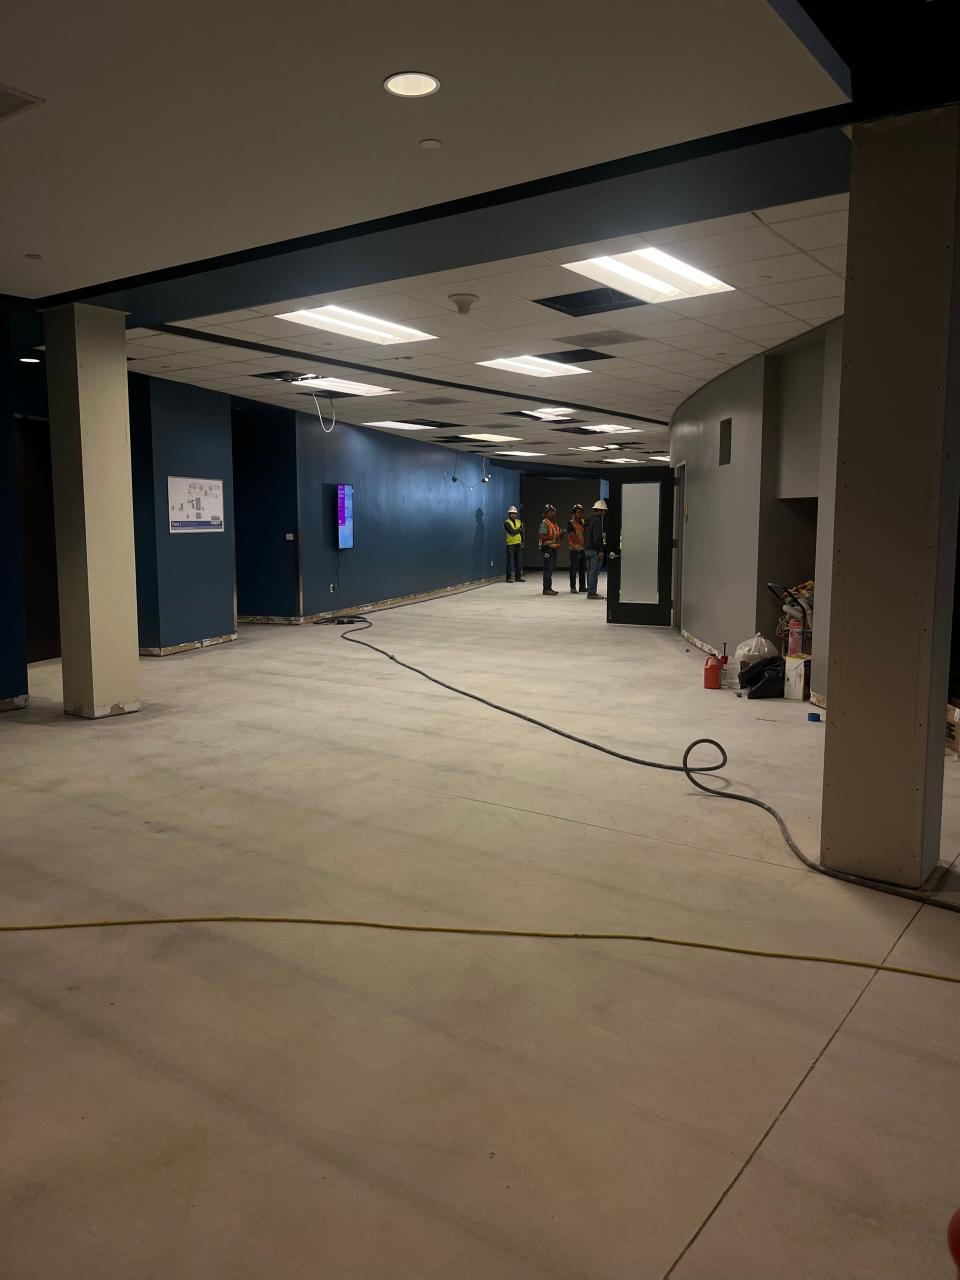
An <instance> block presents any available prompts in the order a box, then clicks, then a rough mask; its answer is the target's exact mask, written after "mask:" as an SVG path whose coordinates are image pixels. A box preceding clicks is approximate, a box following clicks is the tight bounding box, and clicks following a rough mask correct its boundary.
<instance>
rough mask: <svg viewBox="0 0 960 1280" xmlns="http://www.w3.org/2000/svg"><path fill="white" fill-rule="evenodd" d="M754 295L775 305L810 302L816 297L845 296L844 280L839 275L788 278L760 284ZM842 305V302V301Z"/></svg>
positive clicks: (756, 286) (756, 287)
mask: <svg viewBox="0 0 960 1280" xmlns="http://www.w3.org/2000/svg"><path fill="white" fill-rule="evenodd" d="M753 296H754V297H755V298H759V299H760V300H761V301H763V302H769V303H771V305H773V306H777V307H782V306H784V305H785V304H786V303H788V302H789V303H795V302H809V301H810V300H811V299H814V298H840V299H842V298H843V281H842V280H841V279H840V277H839V276H835V275H826V276H810V277H808V278H807V279H805V280H788V281H786V282H785V283H784V284H758V285H755V286H754V288H753ZM841 305H842V303H841Z"/></svg>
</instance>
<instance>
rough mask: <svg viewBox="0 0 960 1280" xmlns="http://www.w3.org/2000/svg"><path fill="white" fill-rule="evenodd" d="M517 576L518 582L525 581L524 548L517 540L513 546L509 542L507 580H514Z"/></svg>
mask: <svg viewBox="0 0 960 1280" xmlns="http://www.w3.org/2000/svg"><path fill="white" fill-rule="evenodd" d="M514 578H516V580H517V581H518V582H522V581H523V548H522V547H521V546H520V543H519V542H517V543H515V544H514V545H513V546H511V545H510V543H509V542H508V543H507V581H508V582H512V581H513V580H514Z"/></svg>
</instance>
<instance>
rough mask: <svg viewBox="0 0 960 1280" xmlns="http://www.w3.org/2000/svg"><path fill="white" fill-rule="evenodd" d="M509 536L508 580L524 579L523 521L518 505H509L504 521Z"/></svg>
mask: <svg viewBox="0 0 960 1280" xmlns="http://www.w3.org/2000/svg"><path fill="white" fill-rule="evenodd" d="M503 532H504V533H505V534H506V537H507V581H508V582H513V581H517V582H522V581H523V521H522V520H521V519H520V512H519V511H518V510H517V508H516V507H507V518H506V520H504V522H503Z"/></svg>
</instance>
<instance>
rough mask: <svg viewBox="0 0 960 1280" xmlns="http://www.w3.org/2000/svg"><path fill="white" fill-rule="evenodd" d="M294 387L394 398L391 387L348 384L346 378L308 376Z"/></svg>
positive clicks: (294, 384)
mask: <svg viewBox="0 0 960 1280" xmlns="http://www.w3.org/2000/svg"><path fill="white" fill-rule="evenodd" d="M290 385H291V386H292V387H307V388H308V389H309V390H310V391H339V392H340V393H341V395H345V396H392V395H393V394H394V393H393V391H392V390H391V388H390V387H377V386H374V385H373V384H372V383H369V382H348V381H347V380H346V379H345V378H318V377H315V376H314V375H313V374H308V375H307V377H305V378H297V380H296V382H292V383H290Z"/></svg>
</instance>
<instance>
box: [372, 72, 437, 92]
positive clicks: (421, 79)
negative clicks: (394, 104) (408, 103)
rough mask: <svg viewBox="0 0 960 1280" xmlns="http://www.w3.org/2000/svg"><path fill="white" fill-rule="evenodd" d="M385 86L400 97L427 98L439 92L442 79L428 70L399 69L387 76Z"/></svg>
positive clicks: (388, 90)
mask: <svg viewBox="0 0 960 1280" xmlns="http://www.w3.org/2000/svg"><path fill="white" fill-rule="evenodd" d="M383 87H384V88H385V89H386V91H387V93H392V94H395V95H396V97H398V98H426V97H428V96H429V95H430V94H431V93H436V92H437V90H438V89H439V88H440V81H439V80H438V79H437V77H436V76H432V75H430V74H428V72H426V71H397V72H395V73H394V75H392V76H387V78H386V80H384V82H383Z"/></svg>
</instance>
